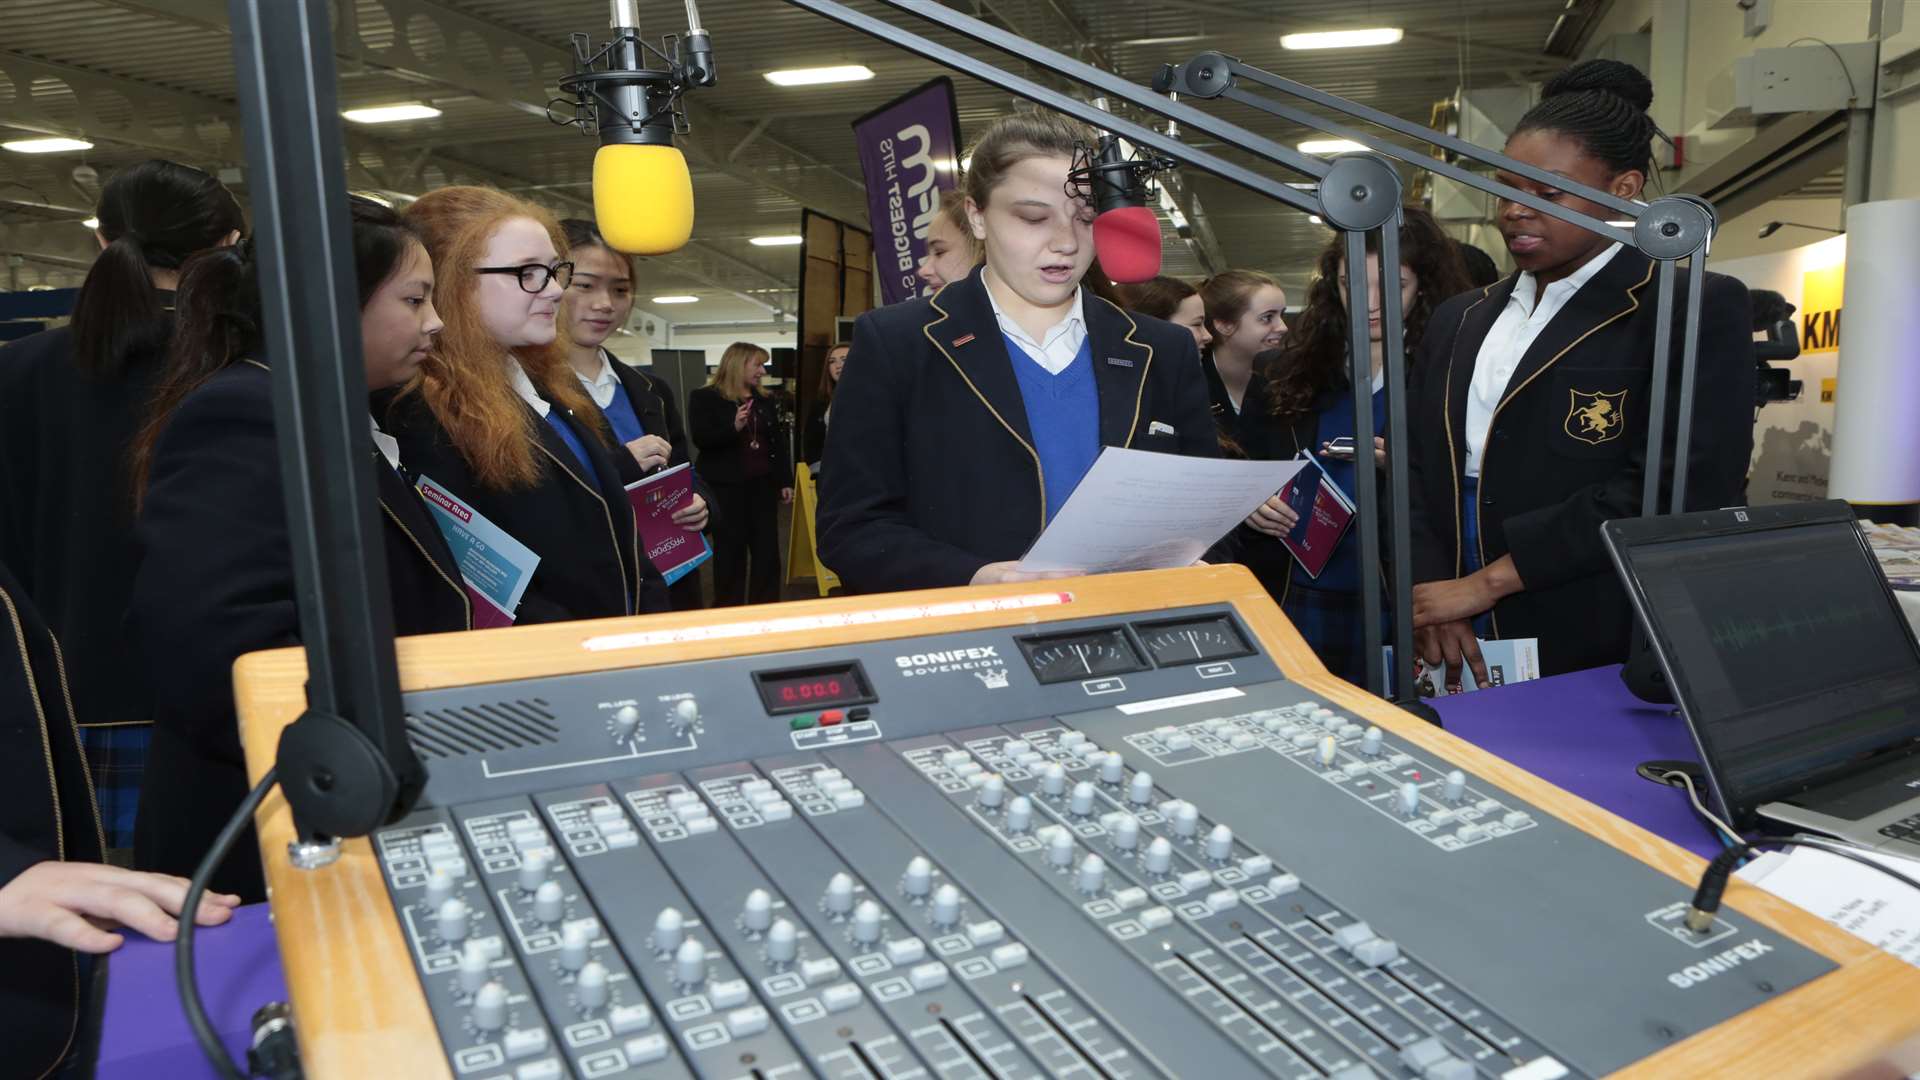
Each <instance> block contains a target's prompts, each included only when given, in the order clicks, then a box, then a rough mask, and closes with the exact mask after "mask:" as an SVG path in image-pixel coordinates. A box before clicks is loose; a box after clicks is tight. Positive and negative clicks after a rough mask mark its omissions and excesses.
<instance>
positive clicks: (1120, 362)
mask: <svg viewBox="0 0 1920 1080" xmlns="http://www.w3.org/2000/svg"><path fill="white" fill-rule="evenodd" d="M1107 363H1109V364H1112V365H1113V366H1114V367H1132V366H1133V361H1131V360H1128V359H1126V358H1125V357H1121V356H1109V357H1107Z"/></svg>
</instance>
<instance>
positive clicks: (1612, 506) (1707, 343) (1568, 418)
mask: <svg viewBox="0 0 1920 1080" xmlns="http://www.w3.org/2000/svg"><path fill="white" fill-rule="evenodd" d="M1654 276H1655V264H1654V263H1653V261H1652V260H1650V259H1648V258H1647V257H1646V256H1644V255H1642V254H1640V253H1639V252H1636V251H1632V250H1627V249H1623V250H1621V251H1619V252H1618V253H1616V254H1615V255H1614V257H1613V260H1612V261H1611V262H1609V263H1608V264H1607V265H1606V267H1605V268H1603V269H1602V270H1601V271H1600V272H1599V273H1598V274H1597V275H1595V276H1594V278H1593V280H1591V281H1589V282H1588V283H1587V284H1586V286H1585V287H1583V288H1582V289H1581V290H1580V291H1579V292H1578V293H1576V294H1575V295H1574V296H1573V297H1572V298H1571V299H1570V300H1569V301H1568V302H1567V305H1566V306H1565V307H1564V308H1562V309H1561V311H1560V312H1559V314H1557V315H1555V316H1554V318H1553V320H1552V321H1551V322H1549V323H1548V324H1547V326H1546V327H1545V328H1544V329H1543V330H1542V331H1541V332H1540V335H1539V337H1537V338H1536V339H1534V342H1533V344H1532V346H1531V347H1530V348H1528V350H1527V353H1526V355H1525V356H1524V357H1523V358H1522V360H1521V362H1520V366H1519V367H1518V368H1517V369H1516V370H1515V371H1514V373H1513V378H1512V379H1511V380H1510V381H1509V383H1508V385H1507V390H1506V393H1505V395H1504V397H1503V398H1502V399H1501V401H1500V403H1499V405H1498V407H1497V408H1496V409H1495V410H1494V414H1493V424H1492V426H1491V428H1490V429H1489V430H1488V434H1487V446H1486V452H1485V453H1484V454H1483V455H1482V457H1481V473H1480V486H1479V513H1480V552H1479V554H1480V556H1481V559H1482V564H1483V565H1485V564H1486V563H1491V562H1493V561H1495V560H1497V559H1499V558H1500V557H1501V556H1503V555H1512V556H1513V562H1514V567H1515V569H1516V570H1518V571H1519V575H1520V580H1521V581H1522V582H1523V583H1525V586H1526V589H1525V591H1524V592H1520V593H1517V594H1515V595H1513V596H1510V597H1508V598H1506V599H1505V600H1502V601H1501V602H1500V603H1499V604H1498V605H1497V606H1495V608H1494V610H1493V613H1492V615H1493V628H1494V632H1495V634H1496V635H1497V636H1499V637H1503V638H1524V637H1537V638H1539V639H1540V663H1541V668H1542V670H1543V671H1544V672H1545V673H1547V674H1556V673H1559V672H1566V671H1575V670H1579V669H1582V668H1588V667H1594V666H1597V665H1601V664H1610V663H1619V662H1622V661H1624V660H1625V659H1626V654H1627V641H1628V635H1629V632H1630V630H1631V626H1632V613H1631V611H1630V610H1629V607H1628V604H1627V599H1626V594H1625V592H1624V591H1623V590H1622V588H1621V586H1620V583H1619V581H1618V579H1617V578H1616V577H1615V574H1614V570H1613V567H1612V564H1611V563H1610V562H1609V560H1608V558H1607V554H1606V548H1605V546H1604V545H1603V544H1602V542H1601V538H1600V526H1601V523H1603V522H1605V521H1607V520H1609V519H1612V518H1621V517H1636V516H1638V515H1639V513H1640V494H1641V480H1642V477H1643V476H1644V475H1645V465H1646V448H1647V435H1648V416H1647V408H1648V399H1649V393H1650V390H1651V387H1652V369H1653V337H1654V329H1655V322H1656V319H1655V311H1654V308H1655V294H1656V288H1657V286H1656V282H1655V280H1654ZM1676 276H1677V275H1676ZM1517 280H1518V275H1513V276H1510V277H1508V278H1506V279H1505V280H1503V281H1500V282H1497V283H1495V284H1493V285H1490V286H1488V287H1486V288H1484V289H1476V290H1474V291H1472V292H1468V293H1463V294H1462V295H1460V296H1456V297H1453V298H1452V299H1450V300H1448V301H1446V302H1445V303H1443V304H1441V305H1440V307H1439V309H1438V310H1436V311H1435V312H1434V315H1433V319H1432V321H1431V323H1430V324H1429V326H1428V329H1427V333H1426V336H1425V338H1424V339H1423V340H1422V341H1421V343H1420V350H1419V354H1418V356H1417V358H1416V360H1415V363H1414V369H1413V373H1412V375H1411V376H1410V380H1409V381H1410V382H1411V383H1412V387H1413V388H1412V392H1411V393H1410V395H1409V410H1408V427H1409V429H1410V431H1409V435H1410V441H1411V445H1410V446H1409V448H1408V457H1409V462H1408V464H1409V473H1410V483H1411V487H1412V518H1411V526H1412V533H1413V548H1414V558H1413V571H1414V581H1415V582H1426V581H1441V580H1446V579H1450V578H1454V577H1458V576H1460V575H1461V574H1462V573H1463V572H1464V571H1465V569H1466V566H1465V560H1464V557H1463V552H1462V540H1461V514H1460V477H1461V469H1462V468H1463V467H1464V465H1465V461H1466V414H1467V394H1468V389H1469V387H1470V386H1471V384H1472V380H1473V369H1474V363H1475V359H1476V358H1477V357H1478V355H1479V352H1480V346H1481V344H1482V343H1483V342H1484V341H1485V340H1486V337H1487V333H1488V332H1489V331H1490V330H1491V329H1492V328H1493V324H1494V320H1495V319H1497V318H1498V317H1499V315H1500V312H1501V310H1502V309H1503V308H1504V307H1505V306H1506V303H1507V299H1508V297H1510V296H1511V295H1512V292H1513V288H1514V285H1515V282H1516V281H1517ZM1677 286H1678V287H1677V288H1676V290H1675V293H1676V297H1675V303H1674V320H1673V342H1674V344H1675V346H1676V349H1675V353H1676V355H1675V356H1674V358H1673V362H1672V364H1671V366H1670V368H1669V373H1670V374H1669V392H1668V396H1667V416H1666V432H1665V435H1664V438H1665V440H1666V453H1665V455H1664V458H1665V460H1664V463H1663V464H1662V467H1661V472H1662V474H1663V475H1662V480H1661V492H1662V494H1661V497H1660V506H1661V512H1663V513H1664V512H1665V508H1666V506H1667V502H1668V498H1669V494H1670V493H1669V491H1668V489H1669V487H1670V484H1669V483H1668V478H1669V477H1670V476H1671V473H1670V471H1669V470H1670V468H1671V466H1672V463H1673V460H1674V457H1673V448H1674V439H1675V438H1676V437H1677V428H1678V424H1679V415H1678V413H1679V408H1678V406H1679V383H1680V374H1681V371H1680V369H1681V365H1680V361H1679V357H1678V355H1677V353H1678V349H1677V346H1678V345H1679V343H1680V340H1681V325H1680V324H1681V321H1682V319H1681V315H1682V313H1683V312H1684V310H1685V305H1686V292H1687V287H1686V281H1685V279H1684V278H1681V279H1680V280H1678V281H1677ZM1702 301H1703V302H1702V305H1701V320H1700V338H1699V363H1698V367H1699V373H1698V378H1697V381H1696V383H1695V389H1694V416H1693V431H1692V435H1691V439H1690V446H1689V450H1690V458H1689V460H1690V465H1689V467H1688V472H1687V509H1689V510H1697V509H1710V508H1715V507H1722V506H1737V505H1740V504H1742V503H1744V502H1745V488H1746V470H1747V462H1748V460H1749V458H1750V457H1751V455H1752V451H1753V378H1754V375H1753V373H1754V356H1753V333H1752V329H1753V322H1752V314H1751V306H1750V303H1749V301H1748V297H1747V289H1746V286H1744V285H1742V284H1741V283H1740V282H1739V281H1737V280H1735V279H1733V278H1730V277H1726V276H1723V275H1720V274H1712V273H1709V274H1707V275H1706V283H1705V290H1704V295H1703V296H1702Z"/></svg>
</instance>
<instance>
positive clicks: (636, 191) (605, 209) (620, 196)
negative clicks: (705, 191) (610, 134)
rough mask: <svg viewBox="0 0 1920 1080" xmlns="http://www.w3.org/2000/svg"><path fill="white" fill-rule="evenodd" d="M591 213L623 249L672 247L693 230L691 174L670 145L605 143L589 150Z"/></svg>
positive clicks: (641, 251) (648, 251) (659, 251)
mask: <svg viewBox="0 0 1920 1080" xmlns="http://www.w3.org/2000/svg"><path fill="white" fill-rule="evenodd" d="M593 216H594V222H595V224H597V225H599V226H600V235H602V236H604V237H606V238H607V243H608V244H610V245H612V246H613V247H614V249H615V250H618V251H623V252H626V253H627V254H629V255H665V254H666V253H668V252H670V251H678V250H679V249H680V248H681V247H682V246H684V245H685V244H686V242H687V238H688V237H689V236H691V235H693V178H692V177H690V176H688V175H687V159H686V157H685V156H683V155H682V154H681V153H680V150H679V148H678V147H673V146H643V145H637V144H630V143H610V144H608V145H606V146H602V147H601V148H600V149H599V150H598V151H597V152H596V153H595V154H594V155H593Z"/></svg>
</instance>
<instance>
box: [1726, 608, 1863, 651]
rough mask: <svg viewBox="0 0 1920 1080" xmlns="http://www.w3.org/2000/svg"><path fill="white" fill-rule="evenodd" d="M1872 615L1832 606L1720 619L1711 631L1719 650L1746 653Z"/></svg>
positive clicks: (1828, 629) (1819, 632)
mask: <svg viewBox="0 0 1920 1080" xmlns="http://www.w3.org/2000/svg"><path fill="white" fill-rule="evenodd" d="M1871 616H1872V612H1870V611H1869V610H1868V609H1866V608H1864V607H1861V606H1859V605H1844V606H1829V607H1827V608H1824V609H1822V610H1819V611H1806V612H1800V613H1798V614H1783V615H1780V616H1778V617H1767V616H1749V617H1745V618H1726V619H1718V620H1716V621H1715V622H1714V623H1713V625H1712V626H1711V627H1710V628H1709V631H1708V632H1709V634H1710V636H1711V637H1712V639H1713V644H1714V645H1715V647H1717V648H1721V649H1731V650H1732V651H1734V652H1746V651H1747V650H1748V649H1752V648H1754V647H1756V646H1760V645H1765V644H1768V643H1770V642H1773V641H1776V640H1779V639H1781V638H1802V637H1813V636H1817V635H1820V634H1824V633H1830V632H1832V631H1835V630H1839V629H1841V628H1843V627H1848V626H1853V625H1856V624H1858V623H1861V622H1864V621H1866V620H1867V619H1868V618H1870V617H1871Z"/></svg>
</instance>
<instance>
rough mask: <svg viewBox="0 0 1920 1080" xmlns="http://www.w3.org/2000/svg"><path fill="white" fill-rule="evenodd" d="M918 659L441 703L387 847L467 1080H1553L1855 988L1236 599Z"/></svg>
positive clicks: (420, 695) (1080, 623)
mask: <svg viewBox="0 0 1920 1080" xmlns="http://www.w3.org/2000/svg"><path fill="white" fill-rule="evenodd" d="M902 629H903V636H902V637H901V638H899V639H897V640H890V641H889V640H882V641H867V642H864V643H859V644H851V645H846V646H832V647H825V648H810V649H803V650H793V651H788V652H768V653H762V654H759V655H754V656H737V657H731V658H721V659H711V660H703V661H696V662H688V663H680V664H671V665H664V666H656V667H647V668H636V669H630V670H611V671H603V672H595V673H588V674H574V675H566V676H553V677H545V678H534V679H524V680H517V681H510V682H496V683H491V684H487V685H480V686H470V687H462V688H454V689H440V690H431V691H423V692H417V693H411V694H409V695H407V705H408V711H409V714H410V716H409V724H410V728H411V730H412V734H413V737H414V741H415V744H416V746H417V747H418V749H419V751H420V752H421V754H422V756H423V758H424V759H425V760H426V761H427V763H428V765H429V768H430V770H431V777H432V779H431V782H430V784H429V788H428V791H427V796H426V798H425V799H424V800H423V802H422V805H421V808H420V809H417V810H416V811H414V812H413V813H412V814H411V816H409V817H408V818H406V819H404V820H402V821H400V822H398V823H396V824H395V825H394V826H392V827H390V828H388V829H386V830H384V831H382V832H381V833H379V834H378V835H377V836H376V837H375V838H374V852H375V854H376V856H377V859H378V864H379V867H380V869H381V872H382V874H383V876H384V879H385V883H386V886H387V889H388V893H389V896H390V898H391V903H392V906H393V908H394V910H395V912H396V913H397V916H398V920H399V925H400V927H401V931H402V935H403V937H404V939H405V941H406V942H407V944H408V946H409V948H410V950H411V954H412V958H413V962H414V965H415V968H416V971H417V974H418V977H419V980H420V986H421V988H422V990H423V992H424V994H425V997H426V1000H427V1004H428V1008H429V1010H430V1012H431V1014H432V1017H433V1019H434V1022H435V1023H436V1025H437V1028H438V1035H439V1038H440V1041H441V1044H442V1046H443V1047H444V1049H445V1053H446V1058H447V1060H448V1062H449V1063H450V1066H451V1069H452V1072H453V1073H454V1075H456V1076H459V1077H463V1078H464V1077H475V1078H487V1080H492V1078H504V1077H512V1078H516V1080H536V1078H543V1077H545V1078H558V1077H585V1078H598V1077H616V1076H622V1077H624V1076H636V1077H663V1078H664V1077H711V1078H734V1077H760V1078H766V1080H773V1078H781V1077H803V1076H821V1077H834V1078H840V1077H849V1078H850V1077H886V1078H897V1080H908V1078H915V1077H938V1078H976V1077H979V1078H985V1077H997V1078H1021V1077H1084V1078H1087V1080H1133V1078H1141V1080H1144V1078H1149V1077H1286V1078H1318V1077H1334V1078H1340V1080H1349V1078H1359V1077H1419V1078H1425V1080H1467V1078H1470V1077H1480V1078H1502V1080H1553V1078H1556V1077H1565V1076H1589V1075H1599V1074H1603V1073H1606V1072H1609V1071H1612V1070H1615V1069H1618V1068H1621V1067H1623V1066H1626V1065H1628V1064H1630V1063H1632V1062H1634V1061H1636V1060H1639V1059H1641V1058H1644V1057H1646V1056H1648V1055H1650V1054H1653V1053H1655V1052H1657V1051H1659V1050H1661V1049H1663V1048H1665V1047H1667V1046H1670V1045H1672V1044H1674V1043H1676V1042H1678V1041H1680V1040H1683V1039H1685V1038H1687V1037H1688V1036H1690V1035H1693V1034H1695V1033H1697V1032H1701V1031H1704V1030H1706V1029H1708V1028H1710V1027H1712V1026H1713V1025H1715V1024H1718V1023H1720V1022H1722V1021H1725V1020H1727V1019H1729V1018H1731V1017H1734V1016H1736V1015H1737V1014H1739V1013H1741V1012H1742V1011H1744V1010H1746V1009H1748V1008H1751V1007H1753V1006H1756V1005H1759V1004H1761V1003H1763V1002H1766V1001H1768V1000H1769V999H1771V998H1773V997H1775V996H1778V995H1780V994H1784V993H1786V992H1788V991H1791V990H1793V989H1794V988H1795V987H1798V986H1801V985H1802V984H1804V983H1807V982H1808V981H1810V980H1812V979H1815V978H1816V977H1818V976H1820V975H1822V974H1823V973H1826V972H1828V971H1831V970H1832V969H1833V968H1834V967H1835V965H1834V964H1833V963H1832V962H1831V961H1829V960H1827V959H1826V958H1824V957H1822V956H1821V955H1819V954H1817V953H1815V952H1813V951H1811V950H1809V949H1807V948H1805V947H1804V946H1802V945H1800V944H1798V943H1796V942H1794V941H1793V940H1792V939H1790V938H1787V937H1785V936H1784V935H1781V934H1779V933H1777V932H1775V931H1773V930H1771V929H1769V928H1767V927H1766V926H1764V925H1761V924H1759V923H1757V922H1754V921H1752V920H1751V919H1749V918H1747V917H1745V916H1743V915H1741V914H1740V913H1738V912H1737V911H1735V910H1733V909H1731V908H1730V909H1728V910H1727V911H1725V912H1723V913H1722V914H1723V918H1722V919H1721V920H1720V921H1718V922H1716V923H1715V924H1714V926H1713V927H1712V928H1711V929H1710V930H1709V931H1708V932H1706V933H1704V934H1695V933H1693V932H1691V931H1688V930H1687V929H1685V927H1684V926H1683V925H1682V924H1681V921H1680V917H1681V915H1682V914H1683V912H1684V909H1685V900H1686V898H1687V895H1688V890H1687V888H1686V886H1684V885H1682V884H1680V883H1678V882H1676V881H1674V880H1673V879H1672V878H1670V877H1667V876H1665V875H1663V874H1661V873H1658V872H1657V871H1655V870H1653V869H1652V868H1650V867H1648V866H1647V865H1646V864H1644V863H1642V862H1640V861H1638V860H1636V859H1633V858H1631V857H1629V856H1627V855H1625V854H1623V853H1622V852H1620V851H1618V850H1617V849H1615V848H1614V847H1612V846H1610V845H1608V844H1606V843H1603V842H1602V841H1600V840H1598V839H1596V838H1595V837H1593V836H1591V835H1589V834H1588V833H1586V832H1584V831H1582V830H1580V829H1578V828H1575V827H1573V826H1572V825H1569V824H1567V823H1566V822H1564V821H1562V820H1560V819H1559V818H1558V817H1556V816H1554V815H1553V814H1551V813H1548V812H1544V811H1542V810H1541V809H1539V808H1538V807H1536V806H1534V805H1531V804H1530V803H1529V802H1527V801H1526V800H1525V799H1522V798H1519V797H1517V796H1515V795H1514V794H1512V793H1510V792H1509V791H1506V790H1503V789H1501V788H1499V787H1495V786H1493V785H1492V784H1491V783H1489V782H1487V781H1485V780H1483V779H1482V778H1480V777H1478V776H1475V775H1472V774H1470V773H1468V772H1466V771H1463V770H1462V769H1460V768H1458V767H1456V766H1455V765H1454V764H1453V763H1450V762H1448V761H1446V760H1443V759H1441V758H1439V757H1437V756H1435V755H1434V754H1433V753H1431V752H1430V751H1426V750H1423V749H1422V748H1420V747H1418V746H1416V745H1414V744H1412V743H1409V742H1408V741H1406V740H1405V739H1402V738H1401V737H1399V736H1397V735H1395V734H1393V733H1391V732H1389V731H1384V730H1382V729H1381V728H1380V727H1377V726H1374V725H1373V724H1371V723H1369V722H1368V721H1367V720H1365V719H1362V718H1361V717H1359V716H1356V715H1354V714H1352V713H1349V712H1347V711H1343V710H1341V709H1338V708H1334V707H1332V706H1331V705H1329V704H1328V703H1327V702H1325V701H1324V700H1321V699H1319V698H1318V697H1317V696H1316V695H1314V694H1312V693H1309V692H1308V691H1307V690H1305V689H1304V688H1302V687H1301V686H1300V685H1298V684H1296V683H1293V682H1290V681H1288V680H1287V679H1286V678H1285V677H1283V675H1282V673H1281V671H1280V669H1279V668H1278V667H1277V666H1276V664H1275V662H1274V660H1273V658H1272V657H1271V656H1270V655H1269V654H1268V653H1267V651H1266V650H1265V649H1264V648H1262V647H1261V646H1260V645H1259V640H1260V639H1259V638H1258V637H1256V636H1255V635H1254V634H1253V633H1252V632H1250V630H1249V628H1248V627H1247V626H1246V625H1245V624H1244V623H1243V622H1242V621H1241V619H1240V618H1239V617H1238V616H1237V615H1236V612H1235V609H1234V608H1232V607H1231V606H1229V605H1225V604H1213V605H1195V606H1192V607H1189V608H1185V609H1176V610H1173V611H1155V612H1152V613H1151V614H1150V615H1142V616H1141V617H1138V618H1136V617H1130V616H1122V617H1113V618H1094V619H1067V620H1064V621H1053V622H1048V623H1045V624H1043V625H1041V626H1038V627H1036V626H1034V625H1031V624H1029V625H1023V626H1011V627H1002V628H995V629H984V630H969V631H964V632H956V633H940V634H938V635H935V636H933V637H931V638H928V637H917V636H916V637H907V636H904V634H905V633H906V632H911V631H914V630H915V629H916V628H915V627H913V626H907V627H903V628H902ZM613 644H618V643H617V642H615V643H613ZM1703 970H1710V971H1712V972H1715V974H1713V975H1712V976H1711V977H1707V978H1700V979H1695V978H1693V977H1691V976H1689V975H1684V974H1681V973H1682V972H1688V971H1690V972H1693V973H1696V974H1697V973H1698V972H1700V971H1703Z"/></svg>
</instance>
